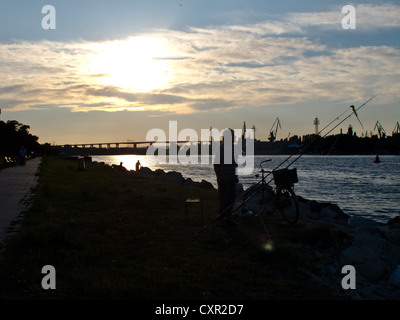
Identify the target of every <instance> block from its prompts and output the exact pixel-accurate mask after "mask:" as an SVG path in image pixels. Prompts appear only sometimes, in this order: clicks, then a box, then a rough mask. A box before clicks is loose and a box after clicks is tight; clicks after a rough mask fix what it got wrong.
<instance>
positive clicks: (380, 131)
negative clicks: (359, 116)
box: [374, 121, 386, 139]
mask: <svg viewBox="0 0 400 320" xmlns="http://www.w3.org/2000/svg"><path fill="white" fill-rule="evenodd" d="M375 129H377V130H378V134H379V138H380V139H382V138H386V131H385V129H383V127H382V125H381V124H380V122H379V121H377V122H376V124H375V127H374V130H375Z"/></svg>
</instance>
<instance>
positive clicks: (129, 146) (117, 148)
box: [52, 140, 211, 155]
mask: <svg viewBox="0 0 400 320" xmlns="http://www.w3.org/2000/svg"><path fill="white" fill-rule="evenodd" d="M153 144H157V146H159V147H170V146H171V145H173V144H176V145H178V146H180V145H183V144H186V145H188V144H190V145H198V146H200V145H202V144H208V145H211V141H201V140H198V141H190V140H189V141H169V140H167V141H124V142H97V143H76V144H63V145H53V146H52V147H53V148H55V149H56V150H57V151H58V152H60V153H63V154H67V155H82V154H91V155H96V154H97V155H118V154H145V153H146V150H147V148H148V147H149V146H151V145H153Z"/></svg>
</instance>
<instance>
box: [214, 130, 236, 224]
mask: <svg viewBox="0 0 400 320" xmlns="http://www.w3.org/2000/svg"><path fill="white" fill-rule="evenodd" d="M229 130H230V133H231V137H230V141H225V136H224V140H223V142H222V143H221V144H220V159H219V163H215V164H214V171H215V174H216V176H217V183H218V202H219V219H220V222H221V223H222V222H224V221H225V220H228V219H229V218H230V217H231V215H232V208H233V204H234V202H235V201H236V185H237V183H238V182H239V179H238V177H237V174H236V168H237V166H238V165H237V163H236V162H235V157H234V152H233V150H234V146H233V145H234V137H235V135H234V132H233V130H232V129H229ZM225 143H231V144H232V148H231V154H228V155H227V156H229V157H230V161H229V160H227V161H226V160H225V156H224V155H225V151H227V150H225Z"/></svg>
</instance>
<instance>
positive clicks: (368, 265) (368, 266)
mask: <svg viewBox="0 0 400 320" xmlns="http://www.w3.org/2000/svg"><path fill="white" fill-rule="evenodd" d="M385 270H386V265H385V263H384V262H383V261H382V260H381V259H378V260H368V261H367V262H365V263H363V264H361V265H359V266H357V267H356V271H357V272H359V273H360V274H361V275H362V276H364V277H365V278H366V279H368V280H371V281H376V280H379V279H380V278H382V276H383V274H384V273H385Z"/></svg>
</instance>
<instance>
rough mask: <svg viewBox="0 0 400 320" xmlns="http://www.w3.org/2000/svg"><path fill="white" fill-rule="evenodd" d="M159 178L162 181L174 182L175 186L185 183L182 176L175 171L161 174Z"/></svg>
mask: <svg viewBox="0 0 400 320" xmlns="http://www.w3.org/2000/svg"><path fill="white" fill-rule="evenodd" d="M159 178H160V179H162V180H164V181H169V182H174V183H177V184H183V183H184V182H185V178H184V177H183V176H182V174H181V173H180V172H176V171H170V172H166V173H163V174H162V175H160V176H159Z"/></svg>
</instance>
